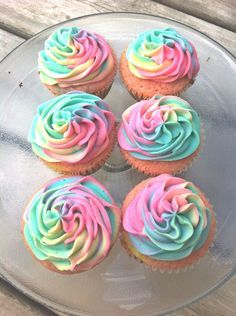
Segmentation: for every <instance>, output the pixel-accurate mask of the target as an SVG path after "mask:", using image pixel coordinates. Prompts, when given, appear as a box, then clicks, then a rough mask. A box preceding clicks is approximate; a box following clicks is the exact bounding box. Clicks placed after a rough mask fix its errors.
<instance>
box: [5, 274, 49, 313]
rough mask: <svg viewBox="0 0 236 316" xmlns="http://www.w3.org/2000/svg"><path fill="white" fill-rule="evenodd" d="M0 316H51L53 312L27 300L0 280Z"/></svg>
mask: <svg viewBox="0 0 236 316" xmlns="http://www.w3.org/2000/svg"><path fill="white" fill-rule="evenodd" d="M0 306H1V309H0V315H1V316H9V315H10V316H21V315H24V316H53V315H55V314H54V313H53V312H51V311H49V310H47V309H45V308H44V307H42V306H41V305H39V304H37V303H35V302H33V301H32V300H30V299H28V298H27V297H26V296H24V295H23V294H21V293H20V292H18V291H17V290H15V289H14V288H13V287H12V286H10V285H9V284H7V283H6V282H5V281H3V280H1V279H0Z"/></svg>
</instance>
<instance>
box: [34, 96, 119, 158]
mask: <svg viewBox="0 0 236 316" xmlns="http://www.w3.org/2000/svg"><path fill="white" fill-rule="evenodd" d="M114 126H115V117H114V115H113V114H112V112H110V111H109V109H108V105H107V104H106V103H105V102H104V101H103V100H101V99H100V98H99V97H97V96H94V95H91V94H87V93H83V92H78V91H77V92H70V93H67V94H64V95H60V96H58V97H56V98H53V99H51V100H49V101H47V102H44V103H43V104H41V105H40V106H39V107H38V110H37V115H36V116H35V117H34V119H33V121H32V125H31V128H30V131H29V134H28V140H29V142H31V145H32V149H33V151H34V153H35V154H36V155H37V156H39V157H40V158H42V159H43V160H45V161H48V162H65V163H77V162H81V163H82V162H88V161H91V160H92V159H93V158H95V157H97V156H98V155H99V154H100V153H102V152H103V151H104V150H105V149H106V148H107V146H108V145H109V133H110V132H111V130H112V129H113V128H114Z"/></svg>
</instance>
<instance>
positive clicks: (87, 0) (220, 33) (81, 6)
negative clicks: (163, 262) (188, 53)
mask: <svg viewBox="0 0 236 316" xmlns="http://www.w3.org/2000/svg"><path fill="white" fill-rule="evenodd" d="M115 11H127V12H128V11H133V12H142V13H149V14H156V15H159V16H162V17H168V18H170V19H174V20H178V21H180V22H182V23H185V24H187V25H190V26H192V27H194V28H196V29H198V30H200V31H201V32H203V33H205V34H207V35H209V36H210V37H212V38H213V39H215V40H216V41H218V42H219V43H221V44H222V45H223V46H227V48H228V49H229V50H230V51H231V52H232V53H233V54H235V55H236V34H235V33H233V32H231V31H228V30H226V29H223V28H221V27H219V26H216V25H214V24H211V23H208V22H206V21H203V20H201V19H198V18H196V17H193V16H190V15H186V14H185V13H183V12H180V11H177V10H175V9H172V8H170V7H167V6H165V5H162V4H159V3H156V2H153V1H150V0H143V1H138V2H137V1H136V0H132V1H126V0H119V1H110V0H101V1H97V0H83V1H79V2H78V1H76V0H61V1H57V2H54V1H53V2H52V1H44V0H37V1H33V2H32V1H30V0H12V1H8V2H7V1H5V0H0V27H2V28H4V29H7V30H11V31H12V32H15V34H18V35H21V36H22V37H24V38H29V37H31V36H32V35H33V34H35V33H37V32H39V31H41V30H42V29H44V28H45V27H48V26H50V25H53V24H55V23H58V22H61V21H64V20H67V19H70V18H73V17H77V16H82V15H85V14H91V13H97V12H115Z"/></svg>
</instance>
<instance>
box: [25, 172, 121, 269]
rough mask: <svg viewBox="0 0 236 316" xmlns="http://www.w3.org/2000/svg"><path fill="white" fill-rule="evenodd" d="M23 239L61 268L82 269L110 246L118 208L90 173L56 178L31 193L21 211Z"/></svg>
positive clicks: (39, 256) (42, 258) (37, 254)
mask: <svg viewBox="0 0 236 316" xmlns="http://www.w3.org/2000/svg"><path fill="white" fill-rule="evenodd" d="M23 220H24V238H25V241H26V242H27V244H28V246H29V248H30V250H31V251H32V253H33V254H34V256H35V257H36V258H37V259H38V260H40V261H48V262H49V263H50V264H51V265H53V267H54V268H55V269H57V270H59V271H72V272H73V271H75V272H80V271H85V270H89V269H91V268H92V267H94V266H95V265H96V264H98V263H99V262H101V261H102V260H103V259H104V258H105V257H106V256H107V254H108V252H109V250H110V248H111V246H112V245H113V243H114V241H115V239H116V237H117V234H118V230H119V225H120V210H119V208H118V207H117V206H116V205H115V204H114V201H113V199H112V197H111V196H110V194H109V193H108V191H107V190H106V189H105V188H104V187H103V186H102V185H101V184H100V183H99V182H98V181H96V180H95V179H94V178H92V177H90V176H87V177H68V178H58V179H54V180H52V181H51V182H49V183H47V184H46V185H45V187H44V188H42V189H41V190H40V191H38V193H37V194H36V195H35V196H34V197H33V198H32V200H31V201H30V203H29V204H28V206H27V208H26V210H25V213H24V217H23Z"/></svg>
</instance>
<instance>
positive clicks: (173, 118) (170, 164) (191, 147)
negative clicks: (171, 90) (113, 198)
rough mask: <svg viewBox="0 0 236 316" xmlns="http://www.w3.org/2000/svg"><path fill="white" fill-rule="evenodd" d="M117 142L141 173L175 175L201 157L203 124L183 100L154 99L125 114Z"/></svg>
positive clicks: (139, 103) (173, 98) (130, 108)
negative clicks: (198, 156) (201, 124)
mask: <svg viewBox="0 0 236 316" xmlns="http://www.w3.org/2000/svg"><path fill="white" fill-rule="evenodd" d="M118 142H119V145H120V147H121V152H122V154H123V155H124V157H125V159H126V160H127V161H128V163H129V164H131V166H132V167H134V168H136V169H138V170H139V171H140V172H143V173H145V174H147V175H151V176H156V175H158V174H161V173H172V174H176V173H179V172H181V171H183V170H185V169H186V168H187V167H188V166H189V165H191V163H192V161H193V159H194V158H195V157H197V155H198V152H199V148H200V142H201V136H200V120H199V117H198V114H197V113H196V112H195V111H194V110H193V109H192V108H191V106H190V105H189V103H188V102H186V101H184V100H183V99H180V98H179V97H176V96H163V97H159V96H155V97H153V98H152V99H151V100H143V101H140V102H138V103H136V104H134V105H132V106H131V107H129V108H128V109H127V110H126V111H125V112H124V113H123V115H122V122H121V125H120V128H119V131H118Z"/></svg>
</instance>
